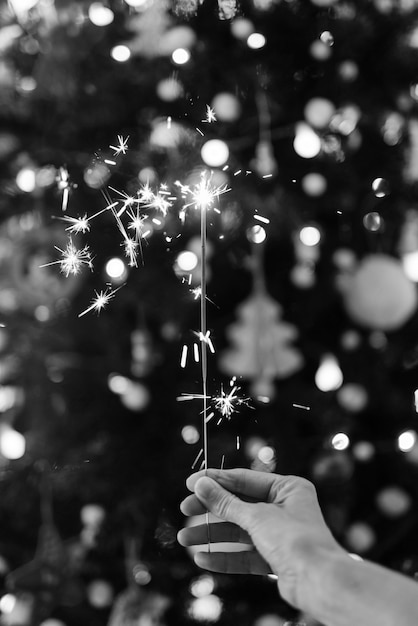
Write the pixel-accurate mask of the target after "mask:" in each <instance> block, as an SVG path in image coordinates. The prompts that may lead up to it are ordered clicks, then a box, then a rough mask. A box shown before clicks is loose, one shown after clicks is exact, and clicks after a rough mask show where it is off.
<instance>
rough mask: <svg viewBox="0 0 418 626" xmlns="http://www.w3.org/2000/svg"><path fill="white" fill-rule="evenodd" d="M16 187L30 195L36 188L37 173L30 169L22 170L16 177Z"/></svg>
mask: <svg viewBox="0 0 418 626" xmlns="http://www.w3.org/2000/svg"><path fill="white" fill-rule="evenodd" d="M16 185H17V186H18V187H19V189H20V190H21V191H24V192H26V193H30V192H31V191H33V190H34V189H35V188H36V172H35V170H34V169H32V168H30V167H25V168H23V169H21V170H20V171H19V172H18V173H17V176H16Z"/></svg>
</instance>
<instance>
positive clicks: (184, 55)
mask: <svg viewBox="0 0 418 626" xmlns="http://www.w3.org/2000/svg"><path fill="white" fill-rule="evenodd" d="M190 57H191V54H190V51H189V50H187V48H176V49H175V50H173V52H172V54H171V58H172V60H173V62H174V63H175V64H176V65H184V64H185V63H187V62H188V61H190Z"/></svg>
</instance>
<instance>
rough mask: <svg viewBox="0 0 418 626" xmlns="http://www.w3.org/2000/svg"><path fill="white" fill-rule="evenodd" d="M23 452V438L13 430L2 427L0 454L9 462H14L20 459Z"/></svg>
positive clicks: (24, 445)
mask: <svg viewBox="0 0 418 626" xmlns="http://www.w3.org/2000/svg"><path fill="white" fill-rule="evenodd" d="M25 451H26V440H25V437H24V436H23V435H22V434H21V433H19V432H17V430H15V429H14V428H11V427H10V426H6V425H4V426H3V427H2V429H1V431H0V454H2V455H3V456H4V458H6V459H9V460H10V461H14V460H17V459H21V458H22V456H23V455H24V454H25Z"/></svg>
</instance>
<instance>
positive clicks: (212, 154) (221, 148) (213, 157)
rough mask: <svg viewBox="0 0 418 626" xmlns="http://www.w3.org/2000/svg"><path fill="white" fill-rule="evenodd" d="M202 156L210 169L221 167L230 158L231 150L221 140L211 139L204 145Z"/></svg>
mask: <svg viewBox="0 0 418 626" xmlns="http://www.w3.org/2000/svg"><path fill="white" fill-rule="evenodd" d="M200 154H201V157H202V160H203V161H204V162H205V163H206V165H209V167H221V166H222V165H225V163H226V162H227V160H228V158H229V148H228V146H227V145H226V143H225V142H224V141H222V140H221V139H210V140H209V141H206V143H204V144H203V146H202V149H201V151H200Z"/></svg>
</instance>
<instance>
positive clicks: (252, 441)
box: [244, 437, 267, 460]
mask: <svg viewBox="0 0 418 626" xmlns="http://www.w3.org/2000/svg"><path fill="white" fill-rule="evenodd" d="M266 445H267V444H266V442H265V441H264V439H261V437H250V438H249V439H247V440H246V442H245V445H244V449H245V454H246V455H247V457H248V458H249V459H251V460H254V459H255V458H256V457H257V456H258V453H259V452H260V450H261V448H264V447H265V446H266Z"/></svg>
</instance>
